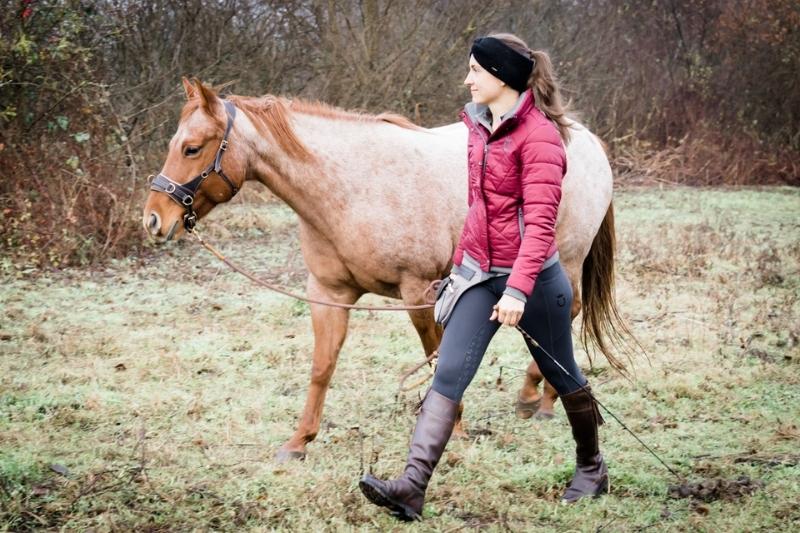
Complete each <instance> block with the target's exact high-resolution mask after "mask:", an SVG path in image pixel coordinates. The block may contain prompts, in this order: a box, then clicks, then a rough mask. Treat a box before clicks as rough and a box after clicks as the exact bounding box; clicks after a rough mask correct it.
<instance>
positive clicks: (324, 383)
mask: <svg viewBox="0 0 800 533" xmlns="http://www.w3.org/2000/svg"><path fill="white" fill-rule="evenodd" d="M308 295H309V296H310V297H312V298H316V299H320V300H327V301H334V302H338V303H348V304H351V303H354V302H355V301H356V300H358V298H359V296H361V294H360V293H358V292H356V291H353V290H351V289H341V288H336V289H332V288H329V287H324V286H322V285H321V284H320V283H319V282H318V281H317V280H316V279H314V278H313V276H309V283H308ZM349 318H350V312H349V310H347V309H342V308H337V307H330V306H324V305H318V304H311V323H312V326H313V331H314V360H313V362H312V365H311V383H310V385H309V387H308V396H307V397H306V404H305V407H304V408H303V414H302V415H301V417H300V423H299V424H298V426H297V429H296V430H295V432H294V434H293V435H292V436H291V438H290V439H289V440H288V441H286V442H285V443H284V444H283V446H281V448H280V449H279V450H278V452H277V454H276V460H277V461H278V462H284V461H287V460H289V459H305V456H306V445H307V444H308V443H309V442H311V441H312V440H314V439H315V438H316V436H317V432H318V431H319V425H320V420H321V419H322V408H323V406H324V403H325V395H326V394H327V392H328V386H329V385H330V382H331V377H332V376H333V372H334V370H335V369H336V361H337V359H338V357H339V351H340V350H341V349H342V345H343V344H344V340H345V337H346V336H347V325H348V322H349Z"/></svg>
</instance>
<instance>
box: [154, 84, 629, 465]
mask: <svg viewBox="0 0 800 533" xmlns="http://www.w3.org/2000/svg"><path fill="white" fill-rule="evenodd" d="M183 86H184V89H185V91H186V98H187V99H186V103H185V104H184V107H183V109H182V111H181V116H180V120H179V122H178V129H177V131H176V133H175V135H174V136H173V137H172V139H171V141H170V143H169V151H168V154H167V158H166V161H165V162H164V166H163V168H162V170H161V172H160V174H159V176H158V177H157V178H156V179H155V180H154V181H153V184H152V186H151V187H152V190H151V192H150V194H149V196H148V197H147V201H146V203H145V206H144V212H143V216H142V223H143V225H144V227H145V230H146V231H147V233H148V235H149V236H150V237H151V238H152V239H154V240H157V241H168V240H172V239H177V238H179V237H180V236H181V235H182V234H183V233H184V232H185V231H186V230H187V229H190V228H191V227H192V226H193V224H194V223H195V221H196V220H197V219H200V218H202V217H203V216H205V215H206V214H207V213H208V212H209V211H211V210H212V209H213V208H214V207H215V206H216V205H217V204H220V203H224V202H227V201H229V200H230V199H231V198H232V197H233V195H234V194H235V193H236V191H238V190H239V189H241V187H242V186H243V185H244V184H245V182H247V181H251V180H257V181H260V182H261V183H262V184H264V185H265V186H266V187H267V188H269V189H270V190H271V191H272V192H273V193H274V194H275V195H276V196H278V197H279V198H280V199H281V200H283V201H284V202H285V203H286V204H287V205H289V207H291V208H292V209H293V210H294V211H295V212H296V213H297V215H298V219H299V228H300V244H301V249H302V253H303V258H304V261H305V264H306V266H307V268H308V272H309V274H308V279H307V283H306V293H307V295H308V296H309V297H311V298H315V299H318V300H325V301H332V302H338V303H345V304H352V303H355V302H356V301H357V300H358V299H359V298H360V297H361V296H362V295H363V294H365V293H368V292H369V293H374V294H378V295H381V296H386V297H391V298H399V299H401V300H402V301H403V303H404V304H406V305H417V304H421V303H424V302H423V292H424V290H425V288H426V287H428V285H429V284H430V282H431V281H432V280H436V279H440V278H442V277H444V275H446V274H447V273H448V272H449V269H450V267H451V259H452V256H453V251H454V249H455V245H456V243H457V241H458V238H459V235H460V232H461V228H462V225H463V223H464V219H465V216H466V210H467V194H466V193H467V187H466V185H467V180H466V176H467V168H466V162H467V157H466V139H467V130H466V126H464V124H463V123H456V124H452V125H448V126H443V127H440V128H433V129H424V128H421V127H419V126H416V125H414V124H413V123H411V122H410V121H408V120H407V119H405V118H404V117H401V116H399V115H395V114H390V113H383V114H380V115H369V114H363V113H353V112H348V111H344V110H341V109H337V108H334V107H331V106H328V105H325V104H320V103H312V102H307V101H303V100H298V99H294V100H289V99H286V98H281V97H275V96H271V95H267V96H263V97H245V96H228V97H227V98H226V99H225V100H223V99H221V98H220V97H219V96H218V95H217V94H216V93H215V92H214V91H213V90H212V89H210V88H209V87H207V86H206V85H204V84H202V83H200V82H199V81H194V82H190V81H188V80H186V79H184V80H183ZM567 165H568V173H567V175H566V176H565V177H564V180H563V183H562V200H561V206H560V209H559V215H558V223H557V227H556V239H557V242H558V249H559V254H560V259H561V262H562V264H563V266H564V268H565V269H566V271H567V273H568V276H569V279H570V281H571V283H572V288H573V293H574V300H573V308H572V316H573V318H574V317H575V316H576V315H578V313H579V312H580V311H581V310H582V311H583V325H584V333H585V339H589V340H591V341H593V342H595V343H596V344H597V345H598V346H599V347H600V349H601V351H603V353H604V354H606V356H607V357H609V360H610V361H611V362H612V364H615V365H618V362H617V361H616V360H615V359H614V358H613V355H612V354H611V353H610V350H609V349H608V346H607V344H606V343H604V341H603V337H604V336H607V334H608V333H609V332H611V333H614V332H615V331H616V326H617V324H619V322H615V320H616V319H618V316H617V313H616V308H615V305H614V299H613V292H612V284H613V265H614V258H613V257H614V256H613V246H614V219H613V208H612V205H611V195H612V173H611V168H610V166H609V163H608V158H607V157H606V154H605V151H604V149H603V147H602V145H601V143H600V141H599V140H598V139H597V138H596V137H595V136H594V135H593V134H592V133H591V132H589V131H588V130H587V129H586V128H584V127H583V126H581V125H580V124H578V123H574V124H573V133H572V140H571V142H570V143H569V145H568V146H567ZM430 198H436V202H431V201H429V200H430ZM398 243H402V245H399V244H398ZM409 315H410V317H411V321H412V323H413V325H414V327H415V329H416V331H417V333H418V334H419V337H420V339H421V341H422V345H423V348H424V351H425V354H426V355H429V354H431V353H432V352H433V351H434V350H435V349H436V348H437V347H438V345H439V341H440V340H441V335H442V330H441V328H440V327H438V326H437V325H436V324H435V323H434V320H433V313H432V311H431V310H430V309H424V310H414V311H409ZM348 320H349V312H348V310H347V309H341V308H335V307H329V306H324V305H318V304H312V305H311V321H312V326H313V331H314V355H313V363H312V368H311V382H310V386H309V390H308V395H307V398H306V403H305V407H304V409H303V413H302V415H301V417H300V422H299V424H298V426H297V428H296V430H295V432H294V434H293V435H292V436H291V438H290V439H289V440H288V441H287V442H286V443H284V444H283V446H282V447H281V448H280V450H279V451H278V454H277V456H278V458H279V459H281V460H283V459H288V458H302V457H304V456H305V454H306V445H307V444H308V443H309V442H311V441H312V440H314V438H315V437H316V434H317V432H318V430H319V425H320V419H321V416H322V408H323V404H324V400H325V394H326V392H327V390H328V385H329V383H330V380H331V377H332V375H333V372H334V369H335V366H336V361H337V358H338V355H339V351H340V349H341V347H342V344H343V343H344V340H345V337H346V334H347V328H348ZM540 380H541V375H540V374H538V369H537V368H536V365H535V363H533V362H532V363H531V366H530V368H529V370H528V373H527V376H526V381H525V384H524V385H523V387H522V389H521V390H520V392H519V395H518V401H520V402H523V404H524V405H528V406H531V405H535V406H539V409H540V410H541V411H542V412H543V413H544V414H546V413H547V411H548V410H549V411H550V412H552V406H553V402H554V401H555V398H556V394H555V391H554V390H553V389H552V387H546V388H545V394H544V395H543V399H542V395H540V394H539V392H538V384H539V381H540ZM539 399H542V401H541V404H540V403H539V402H538V401H536V400H539ZM524 402H527V403H526V404H525V403H524ZM519 405H520V404H519V403H518V408H519ZM528 414H529V412H525V411H524V410H520V409H518V415H520V416H523V417H524V416H527V415H528Z"/></svg>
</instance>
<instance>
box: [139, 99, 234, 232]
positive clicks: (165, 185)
mask: <svg viewBox="0 0 800 533" xmlns="http://www.w3.org/2000/svg"><path fill="white" fill-rule="evenodd" d="M222 102H223V104H224V105H225V113H226V114H227V115H228V124H227V125H226V126H225V135H223V136H222V142H220V143H219V148H218V149H217V155H216V156H215V157H214V162H213V163H211V164H210V165H208V167H207V168H206V169H205V170H204V171H202V172H201V173H200V174H198V175H197V176H195V177H194V178H192V179H191V180H189V181H188V182H187V183H183V184H181V183H178V182H176V181H173V180H171V179H170V178H168V177H167V176H165V175H164V174H159V175H158V176H156V177H155V179H154V180H153V182H152V183H151V184H150V190H151V191H157V192H163V193H165V194H166V195H167V196H169V197H170V198H172V199H173V200H174V201H175V202H176V203H177V204H178V205H180V206H181V207H183V210H184V211H185V213H184V214H183V227H184V228H186V231H188V232H190V233H191V231H192V230H193V229H194V226H195V224H197V213H195V212H194V207H193V206H194V196H195V194H197V190H198V189H199V188H200V184H202V183H203V181H204V180H205V179H206V178H207V177H208V176H209V175H211V173H212V172H216V173H217V175H218V176H219V177H220V178H222V179H223V180H225V183H227V184H228V187H230V188H231V198H233V196H234V195H235V194H236V193H237V192H238V191H239V188H238V187H236V185H235V184H234V183H233V181H232V180H231V179H230V178H229V177H228V176H226V175H225V172H223V170H222V154H223V153H224V152H225V150H226V149H227V148H228V135H229V134H230V132H231V128H233V121H234V119H235V118H236V107H234V105H233V104H232V103H231V102H229V101H228V100H223V101H222Z"/></svg>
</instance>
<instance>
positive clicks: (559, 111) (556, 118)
mask: <svg viewBox="0 0 800 533" xmlns="http://www.w3.org/2000/svg"><path fill="white" fill-rule="evenodd" d="M528 52H529V54H530V58H531V59H533V61H534V62H535V64H534V65H533V72H532V73H531V78H530V80H528V87H530V88H531V89H533V94H534V96H535V97H536V105H537V106H538V107H539V109H540V110H541V111H542V113H544V114H545V115H547V118H549V119H550V120H552V121H553V122H554V123H555V125H556V127H557V128H558V132H559V133H560V134H561V138H562V139H563V140H564V144H569V140H570V131H569V124H570V122H569V121H568V120H567V116H566V109H565V106H564V104H563V102H562V100H561V91H560V90H559V88H558V80H557V79H556V75H555V72H554V71H553V63H552V62H551V61H550V56H549V55H548V54H547V52H544V51H542V50H529V51H528Z"/></svg>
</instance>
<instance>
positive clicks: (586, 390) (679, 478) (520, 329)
mask: <svg viewBox="0 0 800 533" xmlns="http://www.w3.org/2000/svg"><path fill="white" fill-rule="evenodd" d="M516 328H517V330H519V332H520V333H522V335H523V336H524V337H525V338H526V339H528V340H529V341H530V342H531V344H533V345H534V346H535V347H536V348H539V349H540V350H541V351H542V352H544V354H545V355H546V356H547V357H549V358H550V360H551V361H553V362H554V363H555V364H556V366H558V368H560V369H561V371H562V372H564V374H566V375H567V376H569V378H570V379H571V380H572V381H574V382H575V384H576V385H577V386H579V387H580V388H581V390H582V391H583V392H585V393H586V394H588V395H589V396H590V397H591V398H592V400H594V401H595V402H596V403H597V405H599V406H600V407H602V408H603V411H605V412H606V413H608V414H609V415H610V416H611V418H613V419H614V420H616V421H617V423H619V425H620V426H622V428H623V429H624V430H625V431H627V432H628V433H630V434H631V436H632V437H633V438H634V439H636V440H637V441H638V442H639V444H641V445H642V446H643V447H644V449H645V450H647V451H648V452H650V455H652V456H653V457H655V458H656V459H657V460H658V462H659V463H661V464H662V465H664V468H666V469H667V470H669V472H670V473H671V474H672V475H673V476H675V477H676V478H677V479H678V481H680V482H681V483H683V482H684V478H683V477H682V476H681V475H680V474H678V473H677V472H676V471H675V470H673V469H672V467H670V466H669V465H668V464H667V463H666V462H664V460H663V459H661V457H659V455H658V454H657V453H656V452H654V451H653V450H652V448H650V446H648V445H647V444H645V443H644V441H642V439H640V438H639V436H638V435H636V433H634V432H633V431H632V430H631V429H630V428H629V427H628V426H626V425H625V423H624V422H623V421H622V420H620V419H619V418H618V417H617V415H615V414H614V413H612V412H611V410H610V409H609V408H608V407H606V406H605V405H603V404H602V403H600V401H599V400H598V399H597V398H595V396H594V394H592V393H591V392H590V391H589V390H588V389H587V388H586V386H585V385H581V383H580V382H579V381H578V380H577V379H575V377H574V376H573V375H572V374H570V373H569V372H568V371H567V369H566V368H564V367H563V366H562V365H561V363H559V362H558V361H557V360H556V358H555V357H553V356H552V355H550V352H548V351H547V350H545V349H544V348H543V347H542V345H541V344H539V343H538V342H536V339H534V338H533V337H531V336H530V335H528V332H527V331H525V330H524V329H522V328H521V327H520V326H519V324H517V326H516Z"/></svg>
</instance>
